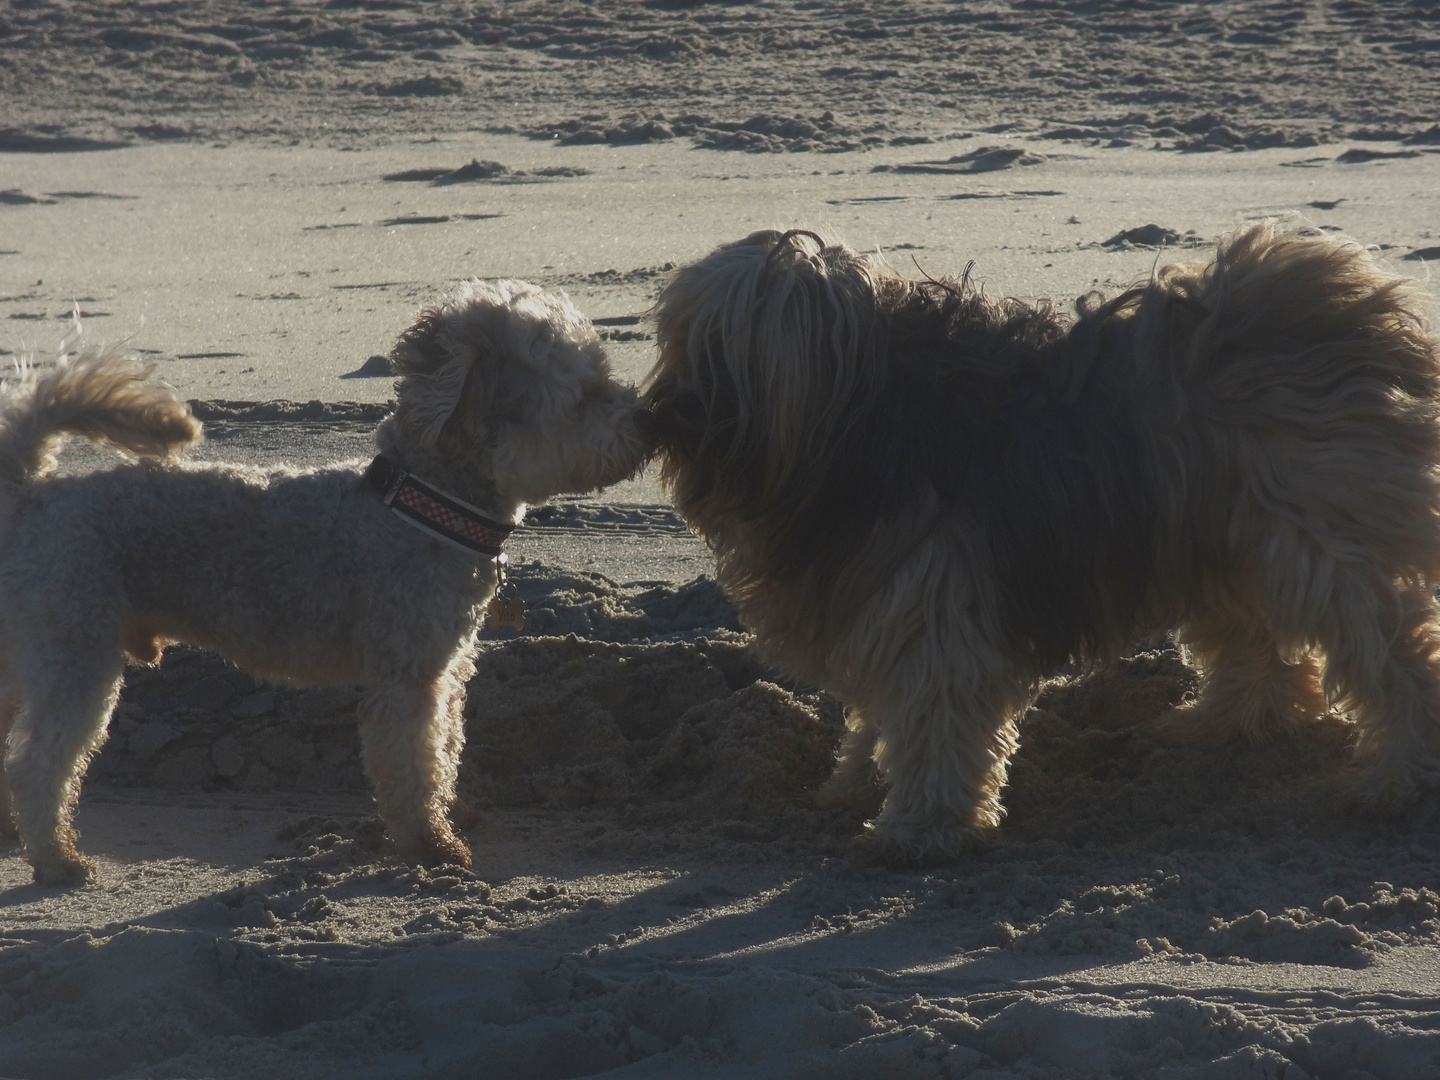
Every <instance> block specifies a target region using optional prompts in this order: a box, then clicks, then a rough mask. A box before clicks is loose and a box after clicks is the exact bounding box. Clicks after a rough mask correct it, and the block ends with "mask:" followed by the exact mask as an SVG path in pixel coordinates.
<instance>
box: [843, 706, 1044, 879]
mask: <svg viewBox="0 0 1440 1080" xmlns="http://www.w3.org/2000/svg"><path fill="white" fill-rule="evenodd" d="M907 688H913V692H912V693H905V690H906V689H907ZM895 689H896V690H899V691H900V696H899V697H898V698H892V699H891V700H890V701H889V702H887V703H886V706H885V707H884V710H883V714H882V717H881V719H880V720H879V726H880V738H879V739H878V741H877V742H876V746H875V760H876V763H877V764H878V765H879V767H880V772H881V775H882V776H883V777H884V779H885V782H886V783H887V784H888V786H889V789H890V790H889V792H888V793H887V794H886V796H885V804H884V806H883V807H882V808H881V810H880V813H879V815H878V816H877V817H876V818H875V820H874V821H873V822H872V823H871V825H870V832H869V834H868V835H867V836H865V837H863V838H862V841H861V843H862V846H864V847H865V848H868V849H870V850H872V851H874V852H875V853H876V854H878V855H880V856H881V857H882V858H884V859H885V860H887V861H889V862H893V863H899V864H909V863H917V862H918V863H931V862H942V861H945V860H948V859H951V858H954V857H955V856H957V855H961V854H964V853H965V852H969V851H974V850H976V849H977V848H980V847H983V846H984V845H985V844H986V843H987V842H988V838H989V836H990V834H991V833H993V831H994V830H995V828H996V827H997V826H998V825H999V824H1000V819H1001V818H1002V817H1003V816H1004V813H1005V811H1004V809H1003V807H1002V806H1001V805H1000V789H1001V788H1003V787H1004V786H1005V778H1006V774H1007V771H1008V764H1009V759H1010V755H1011V754H1013V753H1014V752H1015V749H1016V747H1017V745H1018V744H1017V740H1016V722H1017V720H1018V719H1019V717H1020V715H1021V714H1022V713H1023V712H1024V705H1025V702H1026V701H1028V695H1026V694H1024V693H1023V692H1019V691H1017V692H1014V693H1003V692H999V691H992V692H990V693H986V694H980V695H977V694H976V693H974V692H973V690H972V689H971V688H969V687H966V686H962V685H959V684H957V683H955V682H953V681H949V680H945V681H937V682H934V683H926V682H924V681H915V680H912V679H909V678H904V677H901V678H898V679H897V680H896V683H895ZM1014 699H1019V700H1018V703H1017V701H1016V700H1014Z"/></svg>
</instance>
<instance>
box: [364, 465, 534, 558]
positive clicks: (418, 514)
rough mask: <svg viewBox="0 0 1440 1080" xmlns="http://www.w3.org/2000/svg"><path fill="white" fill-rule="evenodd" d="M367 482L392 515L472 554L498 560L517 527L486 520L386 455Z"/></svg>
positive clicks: (368, 472) (373, 467) (371, 469)
mask: <svg viewBox="0 0 1440 1080" xmlns="http://www.w3.org/2000/svg"><path fill="white" fill-rule="evenodd" d="M365 480H366V482H367V483H368V484H369V485H370V486H371V487H372V488H374V489H375V490H376V491H378V492H379V493H380V497H381V499H382V500H383V501H384V503H385V505H386V506H388V507H390V512H391V513H393V514H394V515H395V516H396V517H398V518H400V520H402V521H404V522H405V523H406V524H407V525H413V526H414V527H415V528H417V529H419V530H420V531H421V532H423V533H428V534H429V535H430V536H433V537H434V538H435V539H436V540H442V541H444V542H445V543H447V544H450V545H451V546H453V547H458V548H460V549H461V550H463V551H468V552H471V553H472V554H477V555H485V556H488V557H489V558H492V559H494V558H499V557H500V548H501V545H503V544H504V543H505V540H506V538H507V537H508V536H509V535H510V533H511V532H512V531H513V530H514V528H515V526H513V525H511V524H508V523H503V522H499V521H495V520H494V519H493V518H489V517H486V516H485V515H484V514H483V513H481V512H480V511H479V510H478V509H476V508H475V507H473V506H471V505H470V504H469V503H467V502H465V501H463V500H461V499H457V498H456V497H455V496H454V495H450V494H448V493H447V492H444V491H441V490H440V489H439V488H437V487H433V486H431V485H430V484H427V483H425V481H423V480H421V479H419V478H418V477H416V476H415V475H414V474H413V473H409V472H406V471H405V470H404V469H402V468H400V466H398V465H396V464H395V463H394V462H393V461H391V460H390V459H389V458H387V457H386V456H385V455H384V454H377V455H376V456H375V460H374V461H372V462H371V463H370V467H369V468H368V469H366V470H365Z"/></svg>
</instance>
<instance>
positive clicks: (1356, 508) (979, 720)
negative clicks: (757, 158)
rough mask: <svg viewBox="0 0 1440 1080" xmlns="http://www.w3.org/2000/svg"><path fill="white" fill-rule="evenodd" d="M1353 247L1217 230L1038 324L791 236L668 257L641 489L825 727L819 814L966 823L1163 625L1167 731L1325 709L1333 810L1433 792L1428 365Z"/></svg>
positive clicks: (882, 837)
mask: <svg viewBox="0 0 1440 1080" xmlns="http://www.w3.org/2000/svg"><path fill="white" fill-rule="evenodd" d="M1427 307H1428V298H1427V297H1425V296H1424V295H1423V294H1422V293H1421V291H1420V289H1419V287H1418V286H1417V285H1416V284H1415V283H1414V282H1413V281H1410V280H1408V279H1404V278H1401V277H1397V276H1395V275H1394V274H1392V273H1390V272H1389V271H1387V270H1385V269H1384V268H1383V267H1382V266H1380V265H1379V264H1378V263H1377V262H1376V261H1375V260H1374V259H1372V258H1371V256H1370V255H1368V254H1367V253H1366V252H1365V251H1364V250H1363V249H1361V248H1360V247H1359V246H1358V245H1356V244H1353V243H1348V242H1344V241H1341V240H1336V239H1333V238H1329V237H1325V236H1323V235H1320V234H1317V233H1314V232H1312V231H1307V230H1304V229H1301V228H1297V227H1295V226H1292V225H1286V224H1283V223H1278V222H1273V221H1269V222H1260V223H1256V224H1252V225H1247V226H1245V227H1243V228H1241V229H1239V230H1238V231H1236V232H1235V233H1234V234H1233V235H1231V236H1229V237H1227V238H1226V239H1225V240H1223V241H1222V242H1221V243H1220V245H1219V247H1218V249H1217V251H1216V253H1215V256H1214V258H1213V259H1209V260H1201V261H1194V262H1186V263H1179V264H1175V265H1170V266H1164V267H1161V268H1160V269H1158V270H1157V271H1156V272H1155V273H1154V274H1153V275H1152V276H1151V277H1150V278H1149V279H1148V280H1146V281H1142V282H1140V283H1138V284H1137V285H1136V286H1135V287H1134V288H1132V289H1130V290H1129V291H1127V292H1125V293H1123V294H1122V295H1120V296H1118V297H1115V298H1114V299H1110V300H1106V299H1105V298H1104V297H1100V296H1098V295H1092V296H1090V297H1086V298H1084V299H1083V300H1082V301H1081V302H1080V303H1079V304H1078V305H1077V313H1076V316H1075V317H1074V318H1068V319H1067V318H1065V317H1062V316H1060V315H1058V314H1056V313H1055V312H1053V311H1052V310H1051V309H1050V307H1049V305H1047V304H1040V305H1026V304H1022V303H1020V302H1017V301H1013V300H994V299H991V298H988V297H986V296H984V295H983V294H981V293H979V292H977V291H976V290H975V289H973V288H971V287H970V286H969V284H968V281H967V280H962V281H939V282H936V281H929V282H913V281H906V280H904V279H902V278H900V277H899V276H897V275H896V274H894V272H893V271H891V270H889V269H888V268H887V267H885V265H884V264H883V263H882V262H881V261H880V260H878V259H876V258H873V257H870V256H866V255H862V254H859V253H856V252H853V251H850V250H849V249H846V248H844V247H842V246H840V245H831V244H827V243H825V242H823V241H822V240H821V239H820V238H818V237H815V236H814V235H813V234H798V233H791V234H785V235H783V236H782V235H780V234H777V233H774V232H765V233H756V234H754V235H752V236H750V237H748V238H746V239H745V240H742V241H740V242H739V243H736V244H732V245H729V246H727V247H725V248H721V249H720V250H718V251H716V252H715V253H713V254H712V255H710V256H708V257H706V258H705V259H702V260H701V261H700V262H698V263H696V264H694V265H692V266H690V267H687V268H685V269H683V270H681V271H679V272H678V273H677V275H676V276H675V277H674V279H673V280H672V281H671V282H670V283H669V284H668V285H667V286H666V287H665V289H664V290H663V292H662V294H661V296H660V299H659V301H658V303H657V307H656V315H657V321H658V330H659V333H658V343H659V347H660V358H659V361H658V363H657V364H656V367H655V370H654V371H653V372H652V373H651V376H650V380H649V386H648V388H647V391H646V397H647V402H648V404H649V407H650V409H651V412H652V420H651V423H652V425H653V427H654V430H655V433H656V439H657V443H658V447H659V451H660V454H661V462H662V478H663V479H664V481H665V482H666V483H667V485H668V486H669V488H670V490H671V492H672V494H673V496H674V498H675V501H676V505H677V507H678V508H679V510H680V511H681V513H682V514H683V515H685V517H686V518H687V519H688V520H689V522H690V523H691V525H692V527H694V528H695V529H696V530H697V531H698V532H699V533H701V534H702V535H703V536H704V537H705V538H706V539H707V540H708V541H709V543H710V545H711V546H712V548H714V550H715V552H716V556H717V567H718V570H717V572H718V576H719V579H720V581H721V584H722V585H723V586H724V587H725V588H726V590H727V591H728V592H729V594H730V595H731V596H732V597H733V598H734V599H735V601H736V603H737V606H738V607H739V609H740V613H741V616H742V619H743V620H744V621H745V622H746V624H747V625H748V626H749V627H750V628H751V629H752V630H753V631H754V632H755V634H756V636H757V639H758V641H759V644H760V646H761V647H762V649H764V650H765V651H766V652H768V653H769V655H770V656H771V657H772V658H773V659H774V660H775V661H776V662H777V663H778V664H780V665H781V666H783V667H785V668H787V669H789V670H790V671H791V672H792V673H793V674H794V675H795V676H796V677H797V678H801V679H805V680H810V681H813V682H816V683H818V684H820V685H822V686H825V687H826V688H827V689H829V690H831V691H832V692H834V693H835V694H837V695H838V696H839V697H841V698H842V699H843V700H844V701H845V702H846V703H847V705H848V707H849V713H848V717H849V719H848V723H849V727H850V734H849V736H848V737H847V739H846V740H845V743H844V745H843V747H842V750H841V759H840V762H839V764H838V767H837V769H836V773H835V775H834V777H833V778H832V780H831V781H830V783H829V784H828V785H827V786H826V789H825V791H824V793H823V794H824V795H825V796H826V797H827V798H829V799H831V800H832V801H839V802H845V801H849V802H856V803H863V802H865V801H866V800H868V799H870V798H871V797H872V794H871V793H872V792H873V791H874V774H875V770H878V775H879V778H880V779H881V781H882V782H883V785H884V786H885V788H886V789H887V791H886V794H885V797H884V804H883V807H882V809H881V810H880V813H879V815H878V816H877V817H876V818H875V820H874V822H873V823H872V826H871V830H870V834H869V837H870V842H871V843H873V844H874V845H876V846H877V847H878V848H880V849H881V850H882V851H883V852H885V853H886V854H887V855H888V856H891V857H894V858H897V859H902V860H904V859H912V858H923V859H931V858H944V857H948V856H950V855H953V854H955V853H956V852H959V851H961V850H964V849H965V848H966V847H967V846H968V845H970V844H971V843H973V842H974V841H976V840H977V839H981V838H983V837H984V836H985V835H986V834H987V833H988V832H990V831H991V830H993V829H994V828H995V827H996V826H997V825H998V824H999V822H1000V820H1001V818H1002V816H1003V814H1004V809H1003V806H1002V804H1001V798H1000V796H1001V791H1002V789H1003V787H1004V784H1005V779H1006V771H1007V767H1008V761H1009V758H1010V756H1011V755H1012V754H1013V753H1014V751H1015V748H1016V746H1017V725H1018V723H1019V720H1020V718H1021V716H1022V715H1023V713H1024V712H1025V710H1026V708H1027V707H1028V706H1029V704H1030V703H1031V701H1032V700H1033V698H1034V695H1035V694H1036V692H1037V690H1038V688H1039V687H1040V685H1041V684H1042V682H1043V680H1044V679H1046V678H1047V677H1050V676H1051V675H1053V674H1054V673H1055V672H1056V671H1057V670H1058V669H1059V668H1060V667H1061V666H1062V665H1063V664H1064V663H1065V662H1066V661H1067V660H1069V659H1072V658H1075V659H1081V660H1103V659H1105V658H1107V657H1111V656H1114V655H1116V654H1117V653H1119V652H1120V650H1122V649H1123V648H1124V647H1125V645H1126V644H1127V643H1130V642H1132V641H1134V640H1136V639H1137V638H1139V637H1141V636H1142V635H1149V634H1154V633H1160V632H1164V631H1166V630H1171V629H1173V630H1175V631H1177V633H1178V637H1179V639H1180V640H1181V641H1182V642H1183V643H1184V644H1185V645H1186V646H1187V647H1188V649H1189V651H1190V655H1191V656H1192V658H1193V659H1194V660H1195V662H1196V663H1197V664H1198V665H1199V666H1200V668H1201V670H1202V675H1203V688H1202V692H1201V694H1200V696H1199V699H1198V700H1197V701H1195V702H1194V703H1193V704H1190V705H1187V706H1185V707H1183V708H1182V709H1180V710H1178V711H1177V713H1176V714H1175V715H1173V716H1171V717H1169V718H1168V719H1167V720H1166V722H1165V725H1164V727H1165V728H1166V729H1167V730H1169V731H1170V732H1171V733H1175V732H1181V733H1193V734H1197V735H1206V736H1209V737H1214V738H1227V737H1231V736H1239V737H1245V738H1251V739H1260V738H1270V737H1273V736H1277V735H1282V734H1284V733H1286V732H1289V731H1292V730H1294V729H1295V728H1296V727H1298V726H1300V725H1304V724H1310V723H1316V722H1320V721H1323V720H1326V719H1327V718H1328V717H1329V709H1330V706H1331V705H1332V704H1333V705H1334V706H1336V707H1338V708H1339V709H1341V710H1343V711H1344V712H1345V713H1346V714H1348V716H1349V718H1350V719H1351V720H1352V721H1353V722H1354V725H1355V732H1356V741H1355V754H1356V761H1357V763H1358V765H1359V769H1358V772H1357V775H1356V777H1355V790H1356V791H1357V792H1358V793H1359V794H1360V795H1361V796H1362V797H1363V798H1364V799H1365V800H1367V801H1369V802H1372V803H1376V804H1381V805H1400V804H1403V803H1404V802H1406V801H1407V800H1409V799H1412V798H1413V797H1414V796H1415V795H1416V794H1417V793H1418V792H1420V791H1422V790H1424V789H1429V788H1434V787H1436V786H1440V609H1437V606H1436V602H1435V599H1434V588H1435V586H1436V584H1437V574H1440V421H1437V415H1440V348H1437V343H1436V338H1435V337H1434V335H1433V334H1432V332H1431V331H1430V329H1429V327H1428V325H1427V324H1426V321H1425V312H1426V309H1427Z"/></svg>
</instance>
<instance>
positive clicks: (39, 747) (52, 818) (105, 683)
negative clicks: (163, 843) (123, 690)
mask: <svg viewBox="0 0 1440 1080" xmlns="http://www.w3.org/2000/svg"><path fill="white" fill-rule="evenodd" d="M18 668H19V675H18V681H19V686H20V690H21V697H22V699H23V701H24V705H23V706H22V707H21V708H20V709H19V711H18V713H17V714H16V717H15V721H14V726H13V727H12V728H11V730H10V738H9V744H8V753H7V754H6V757H5V772H6V775H7V777H8V778H9V782H10V800H11V809H12V812H13V813H14V816H15V824H16V826H17V827H18V829H19V832H20V837H21V839H22V840H23V842H24V844H25V852H26V857H27V858H28V859H29V861H30V865H31V866H33V867H34V868H35V880H36V882H37V883H39V884H41V885H83V884H84V883H85V882H86V881H88V880H89V877H90V864H89V863H88V862H86V861H85V859H84V858H83V857H82V856H81V855H80V853H79V852H78V851H76V849H75V840H76V837H77V834H76V832H75V828H74V826H73V825H72V824H71V818H72V817H73V815H74V812H75V804H76V802H77V800H78V799H79V796H80V780H81V778H82V777H83V776H84V775H85V767H86V765H87V764H89V760H90V755H91V754H93V753H94V752H95V750H96V749H97V748H98V747H99V745H100V744H101V742H103V741H104V738H105V725H106V724H107V723H108V721H109V719H110V713H111V712H112V711H113V710H114V708H115V700H116V698H117V697H118V696H119V694H120V678H121V675H122V674H123V673H124V662H123V660H122V658H121V657H120V654H119V653H118V652H115V653H113V654H111V655H102V654H98V653H97V652H96V651H95V648H94V646H93V645H76V646H73V647H70V648H63V647H52V648H49V649H47V650H45V651H44V653H43V654H36V655H32V656H30V657H28V658H27V660H26V663H24V664H22V665H18Z"/></svg>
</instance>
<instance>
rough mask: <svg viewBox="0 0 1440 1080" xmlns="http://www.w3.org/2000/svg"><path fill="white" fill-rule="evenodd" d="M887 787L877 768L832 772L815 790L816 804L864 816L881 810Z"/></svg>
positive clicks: (827, 808)
mask: <svg viewBox="0 0 1440 1080" xmlns="http://www.w3.org/2000/svg"><path fill="white" fill-rule="evenodd" d="M884 800H885V787H884V785H883V784H881V782H880V774H879V772H878V771H877V770H875V769H870V770H869V771H868V772H865V773H858V774H857V773H848V772H847V773H841V772H839V771H837V772H835V773H832V774H831V776H830V779H828V780H826V781H825V783H823V784H821V785H820V788H819V790H817V791H816V792H815V804H816V805H817V806H819V807H821V808H823V809H825V810H837V811H845V812H849V813H854V814H859V815H861V816H863V817H873V816H874V815H875V814H877V813H879V812H880V804H881V803H882V802H884Z"/></svg>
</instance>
